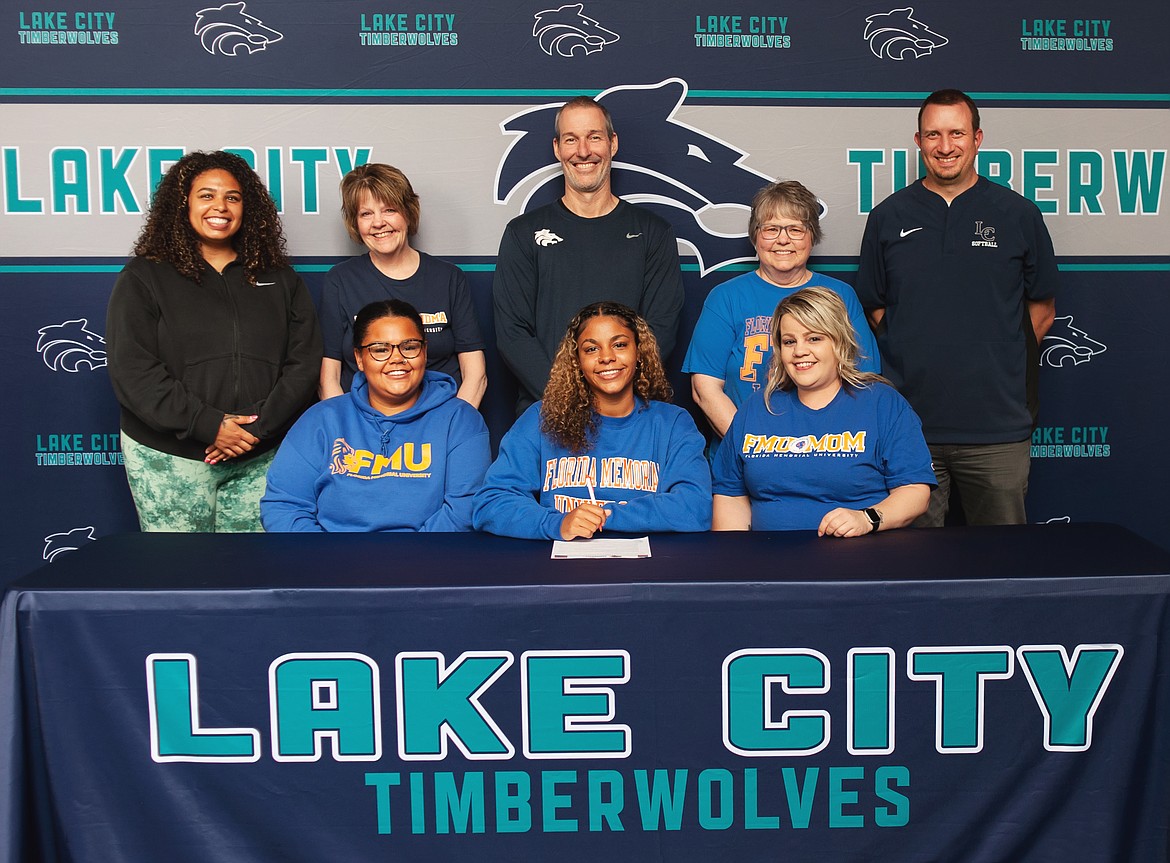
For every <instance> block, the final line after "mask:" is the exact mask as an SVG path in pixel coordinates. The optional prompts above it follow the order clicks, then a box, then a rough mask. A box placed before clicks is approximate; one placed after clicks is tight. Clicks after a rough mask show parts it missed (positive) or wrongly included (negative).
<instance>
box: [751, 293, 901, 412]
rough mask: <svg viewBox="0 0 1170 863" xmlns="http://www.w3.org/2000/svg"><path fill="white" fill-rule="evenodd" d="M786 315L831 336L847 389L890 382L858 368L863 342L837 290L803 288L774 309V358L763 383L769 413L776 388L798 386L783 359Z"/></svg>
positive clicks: (838, 368)
mask: <svg viewBox="0 0 1170 863" xmlns="http://www.w3.org/2000/svg"><path fill="white" fill-rule="evenodd" d="M785 315H792V317H794V318H796V320H797V322H798V323H799V324H800V325H801V326H802V327H808V329H810V330H812V331H814V332H818V333H824V334H825V335H826V336H828V337H829V341H831V342H832V343H833V355H834V356H835V357H836V358H837V375H838V376H839V377H840V378H841V385H842V386H843V387H845V388H846V389H850V388H855V387H864V386H868V385H869V384H871V383H874V382H875V381H881V382H883V383H889V382H888V381H887V380H886V379H885V378H883V377H882V376H881V375H875V374H874V373H873V372H863V371H859V370H858V368H857V359H858V357H859V356H861V346H860V345H859V344H858V343H857V334H856V333H854V332H853V324H852V323H850V321H849V312H848V311H847V310H846V309H845V301H844V300H842V299H841V298H840V297H839V296H837V294H836V293H835V292H834V291H831V290H830V289H829V288H824V287H821V286H819V285H814V286H812V287H808V288H801V289H800V290H799V291H796V292H795V293H792V294H789V295H788V296H787V297H785V298H784V299H782V300H781V301H780V303H779V304H778V305H777V306H776V311H775V312H773V313H772V361H771V364H770V365H769V366H768V383H767V384H765V386H764V405H765V406H766V407H767V408H768V412H769V413H771V412H772V407H771V400H772V394H773V393H775V392H776V390H784V391H785V392H787V391H788V390H791V389H792V388H793V387H794V386H796V384H795V383H794V382H793V380H792V378H790V377H789V376H788V370H787V369H785V368H784V362H783V361H782V360H781V359H780V319H781V318H783V317H784V316H785Z"/></svg>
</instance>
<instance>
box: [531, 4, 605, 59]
mask: <svg viewBox="0 0 1170 863" xmlns="http://www.w3.org/2000/svg"><path fill="white" fill-rule="evenodd" d="M533 17H534V18H535V19H536V23H535V24H534V25H533V26H532V35H533V36H535V37H536V39H537V41H538V42H539V43H540V49H541V50H542V51H544V53H545V54H548V55H549V56H550V57H553V56H559V57H574V56H576V57H584V56H585V55H587V54H593V53H596V52H597V51H600V50H601V49H602V48H604V47H605V46H606V45H610V44H612V43H614V42H616V41H617V40H618V39H619V38H620V37H619V36H618V34H617V33H614V32H613V31H612V30H606V29H605V28H604V27H602V26H601V25H600V24H598V23H597V21H595V20H594V19H593V18H590V17H589V16H588V15H586V14H585V12H584V5H583V4H581V3H572V4H569V5H566V6H561V7H559V8H557V9H545V10H544V11H543V12H537V13H536V14H535V15H534V16H533Z"/></svg>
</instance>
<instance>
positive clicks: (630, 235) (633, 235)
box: [626, 233, 642, 240]
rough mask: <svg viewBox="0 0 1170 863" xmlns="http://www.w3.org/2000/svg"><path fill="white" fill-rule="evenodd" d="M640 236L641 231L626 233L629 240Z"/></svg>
mask: <svg viewBox="0 0 1170 863" xmlns="http://www.w3.org/2000/svg"><path fill="white" fill-rule="evenodd" d="M640 236H642V235H641V234H640V233H639V234H626V239H627V240H632V239H634V238H635V237H640Z"/></svg>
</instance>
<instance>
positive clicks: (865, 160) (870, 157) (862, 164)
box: [846, 150, 886, 215]
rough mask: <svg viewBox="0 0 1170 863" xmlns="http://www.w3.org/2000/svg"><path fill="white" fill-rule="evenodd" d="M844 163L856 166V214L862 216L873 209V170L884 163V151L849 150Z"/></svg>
mask: <svg viewBox="0 0 1170 863" xmlns="http://www.w3.org/2000/svg"><path fill="white" fill-rule="evenodd" d="M846 161H847V162H848V164H850V165H856V166H857V212H858V213H859V214H862V215H864V214H865V213H868V212H869V211H870V210H872V209H873V207H874V203H875V201H874V199H873V190H874V168H875V167H877V166H878V165H884V164H885V163H886V154H885V151H884V150H849V151H847V153H846Z"/></svg>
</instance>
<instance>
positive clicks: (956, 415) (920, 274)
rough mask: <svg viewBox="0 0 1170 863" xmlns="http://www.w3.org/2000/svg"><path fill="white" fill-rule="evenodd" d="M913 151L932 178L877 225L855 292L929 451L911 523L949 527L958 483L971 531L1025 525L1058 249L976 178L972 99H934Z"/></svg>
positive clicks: (1036, 220)
mask: <svg viewBox="0 0 1170 863" xmlns="http://www.w3.org/2000/svg"><path fill="white" fill-rule="evenodd" d="M914 141H915V143H916V144H917V145H918V148H919V150H920V151H921V153H922V160H923V163H924V164H925V166H926V176H925V177H924V178H922V179H921V180H918V181H917V182H915V183H912V184H911V185H909V186H907V187H906V188H905V189H902V190H900V191H898V192H895V193H894V194H893V195H891V196H890V197H888V198H886V199H885V200H884V201H882V202H881V204H879V205H878V206H877V207H875V208H874V210H873V212H871V213H870V216H869V221H868V223H867V224H866V227H865V235H864V237H863V239H862V242H861V262H860V268H859V271H858V274H857V284H856V289H857V295H858V297H859V298H860V299H861V302H862V304H863V305H864V306H865V307H866V309H867V311H868V313H869V317H870V321H871V322H872V324H873V326H874V329H875V331H876V333H877V337H878V345H879V347H880V349H881V354H882V370H883V372H884V374H885V375H886V376H887V377H889V378H890V380H891V381H892V382H893V383H894V385H895V386H896V387H898V389H899V390H900V391H901V392H902V394H903V395H904V396H905V397H906V398H907V400H908V401H909V402H910V404H911V405H912V406H913V408H914V410H915V411H916V412H917V413H918V415H919V417H920V418H921V419H922V431H923V433H924V434H925V435H926V440H927V443H928V444H930V453H931V457H932V459H933V461H934V470H935V474H936V476H937V478H938V488H937V489H935V491H934V492H933V493H932V494H931V500H930V508H929V509H928V510H927V512H926V514H925V515H923V516H922V517H921V518H920V519H919V520H918V521H917V522H915V524H916V525H917V526H941V525H942V524H943V522H944V520H945V519H946V514H947V504H948V499H949V496H950V490H951V483H952V482H953V483H954V485H955V487H956V488H957V489H958V492H959V497H960V499H961V501H962V505H963V512H964V514H965V516H966V519H967V523H968V524H1022V523H1023V522H1025V521H1026V517H1025V514H1024V497H1025V495H1026V494H1027V491H1028V469H1029V460H1030V459H1029V455H1030V448H1031V435H1032V427H1033V425H1034V423H1035V418H1036V409H1037V397H1036V379H1037V373H1038V370H1039V369H1038V346H1039V343H1040V340H1041V339H1043V338H1044V334H1045V333H1046V332H1048V328H1049V327H1050V326H1051V325H1052V321H1053V318H1054V317H1055V314H1056V300H1055V296H1056V290H1057V278H1058V277H1057V268H1056V257H1055V253H1054V252H1053V249H1052V239H1051V237H1049V235H1048V229H1047V228H1046V227H1045V226H1044V220H1043V218H1042V217H1041V215H1040V210H1039V208H1038V207H1037V206H1036V205H1035V204H1034V203H1032V202H1031V201H1029V200H1027V199H1026V198H1024V197H1022V196H1020V195H1018V194H1016V193H1015V192H1013V191H1012V190H1011V189H1008V188H1007V187H1005V186H1001V185H998V184H997V183H994V182H992V181H991V180H989V179H988V178H986V177H981V176H979V174H978V173H977V171H976V169H975V156H976V153H978V151H979V145H980V144H981V143H982V141H983V130H982V129H981V128H980V126H979V109H978V108H977V107H976V106H975V103H974V102H973V101H972V100H971V98H970V97H969V96H967V95H966V94H965V93H962V92H960V91H958V90H939V91H937V92H935V93H931V94H930V96H928V97H927V98H926V101H925V102H923V104H922V107H921V108H920V109H919V112H918V132H917V133H916V134H915V135H914Z"/></svg>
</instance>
